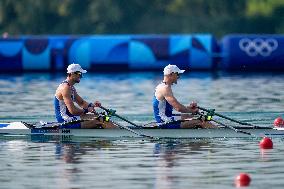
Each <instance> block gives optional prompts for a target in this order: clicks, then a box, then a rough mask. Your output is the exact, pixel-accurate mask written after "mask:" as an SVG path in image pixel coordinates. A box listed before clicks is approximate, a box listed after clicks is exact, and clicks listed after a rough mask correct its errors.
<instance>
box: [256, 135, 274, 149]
mask: <svg viewBox="0 0 284 189" xmlns="http://www.w3.org/2000/svg"><path fill="white" fill-rule="evenodd" d="M259 147H260V148H261V149H272V148H273V142H272V140H271V139H270V138H268V137H263V139H262V140H261V141H260V143H259Z"/></svg>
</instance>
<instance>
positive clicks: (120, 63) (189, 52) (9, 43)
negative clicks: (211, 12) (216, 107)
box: [0, 34, 217, 72]
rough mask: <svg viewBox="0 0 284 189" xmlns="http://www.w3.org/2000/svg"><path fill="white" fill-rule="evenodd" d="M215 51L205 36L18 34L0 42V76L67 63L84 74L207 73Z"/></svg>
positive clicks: (209, 37)
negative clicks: (174, 69) (171, 67)
mask: <svg viewBox="0 0 284 189" xmlns="http://www.w3.org/2000/svg"><path fill="white" fill-rule="evenodd" d="M216 51H217V42H216V40H215V38H214V37H213V36H212V35H210V34H195V35H88V36H71V35H63V36H20V37H17V38H8V39H0V67H1V70H0V72H22V71H49V72H57V71H63V70H65V69H66V68H67V66H68V65H69V64H71V63H73V62H75V63H78V64H81V66H82V67H83V68H85V69H88V71H112V72H113V71H146V70H162V69H163V68H164V67H165V66H166V65H167V64H176V65H178V66H179V67H180V68H181V69H191V70H211V69H212V68H213V67H214V64H216V62H215V59H214V57H213V56H212V55H213V54H215V53H216Z"/></svg>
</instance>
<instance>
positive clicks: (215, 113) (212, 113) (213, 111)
mask: <svg viewBox="0 0 284 189" xmlns="http://www.w3.org/2000/svg"><path fill="white" fill-rule="evenodd" d="M198 108H199V109H200V110H203V111H205V112H207V113H210V114H211V115H212V116H213V115H216V116H219V117H221V118H224V119H227V120H229V121H232V122H235V123H238V124H240V125H247V126H251V127H252V128H255V129H256V128H263V127H260V126H257V125H253V124H250V123H247V122H242V121H238V120H236V119H233V118H230V117H227V116H224V115H222V114H219V113H217V112H215V109H206V108H202V107H200V106H198Z"/></svg>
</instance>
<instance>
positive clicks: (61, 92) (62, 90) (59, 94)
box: [55, 83, 71, 100]
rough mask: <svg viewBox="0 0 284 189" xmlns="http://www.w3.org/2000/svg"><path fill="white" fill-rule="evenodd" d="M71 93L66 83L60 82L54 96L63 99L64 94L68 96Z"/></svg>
mask: <svg viewBox="0 0 284 189" xmlns="http://www.w3.org/2000/svg"><path fill="white" fill-rule="evenodd" d="M70 94H71V91H70V87H69V85H68V84H67V83H62V84H60V85H59V86H58V88H57V89H56V93H55V95H56V97H57V98H58V99H60V100H63V97H64V96H69V95H70Z"/></svg>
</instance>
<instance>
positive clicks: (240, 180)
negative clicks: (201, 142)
mask: <svg viewBox="0 0 284 189" xmlns="http://www.w3.org/2000/svg"><path fill="white" fill-rule="evenodd" d="M250 181H251V179H250V176H249V175H248V174H247V173H240V174H239V175H238V176H237V177H236V178H235V185H236V187H244V186H249V184H250Z"/></svg>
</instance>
